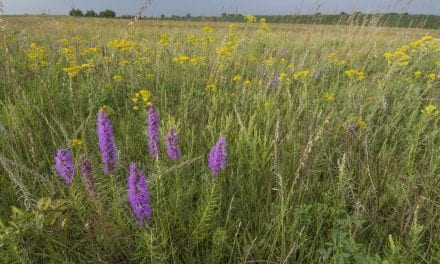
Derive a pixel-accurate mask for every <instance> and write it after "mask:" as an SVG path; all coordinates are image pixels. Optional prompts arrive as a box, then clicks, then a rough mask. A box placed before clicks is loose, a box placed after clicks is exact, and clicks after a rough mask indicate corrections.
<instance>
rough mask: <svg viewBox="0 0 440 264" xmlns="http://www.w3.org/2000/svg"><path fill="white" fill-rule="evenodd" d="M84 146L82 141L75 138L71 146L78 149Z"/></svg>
mask: <svg viewBox="0 0 440 264" xmlns="http://www.w3.org/2000/svg"><path fill="white" fill-rule="evenodd" d="M83 144H84V142H83V141H82V140H81V139H78V138H74V139H72V141H71V143H70V146H71V147H72V148H76V147H80V146H82V145H83Z"/></svg>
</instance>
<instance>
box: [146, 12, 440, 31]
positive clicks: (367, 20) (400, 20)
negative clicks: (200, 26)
mask: <svg viewBox="0 0 440 264" xmlns="http://www.w3.org/2000/svg"><path fill="white" fill-rule="evenodd" d="M256 17H257V20H260V18H263V17H264V18H265V19H266V22H268V23H286V24H317V25H318V24H322V25H358V26H381V27H405V28H431V29H440V16H438V15H412V14H408V13H402V14H399V13H377V14H363V13H361V12H353V13H351V14H348V13H346V12H341V13H340V14H334V15H326V14H321V13H315V14H311V15H274V16H270V15H269V16H258V15H257V16H256ZM151 19H154V18H153V17H151ZM156 19H157V18H156ZM160 19H165V20H191V21H225V22H243V21H244V18H243V15H242V14H227V13H222V15H221V17H218V16H217V17H214V16H198V17H193V16H191V15H189V14H187V15H186V16H176V15H172V16H170V17H166V16H164V15H162V16H161V17H160Z"/></svg>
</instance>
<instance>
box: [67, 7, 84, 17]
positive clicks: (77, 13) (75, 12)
mask: <svg viewBox="0 0 440 264" xmlns="http://www.w3.org/2000/svg"><path fill="white" fill-rule="evenodd" d="M83 15H84V14H83V12H82V11H81V9H75V8H73V7H72V9H70V11H69V16H83Z"/></svg>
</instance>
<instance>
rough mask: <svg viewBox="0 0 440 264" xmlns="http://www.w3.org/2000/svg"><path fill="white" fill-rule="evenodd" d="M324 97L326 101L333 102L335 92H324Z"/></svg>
mask: <svg viewBox="0 0 440 264" xmlns="http://www.w3.org/2000/svg"><path fill="white" fill-rule="evenodd" d="M324 99H325V100H326V101H327V102H333V101H334V100H335V94H334V93H329V92H326V93H324Z"/></svg>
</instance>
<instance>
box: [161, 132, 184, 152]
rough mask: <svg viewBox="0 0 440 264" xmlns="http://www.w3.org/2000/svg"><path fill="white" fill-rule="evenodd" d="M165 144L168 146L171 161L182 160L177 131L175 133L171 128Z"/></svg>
mask: <svg viewBox="0 0 440 264" xmlns="http://www.w3.org/2000/svg"><path fill="white" fill-rule="evenodd" d="M165 144H166V145H167V153H168V156H169V157H170V158H171V159H173V160H176V159H178V158H180V156H181V155H182V154H181V152H180V148H179V137H178V136H177V134H176V131H174V129H173V128H171V129H170V131H169V132H168V133H167V135H166V136H165Z"/></svg>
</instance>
